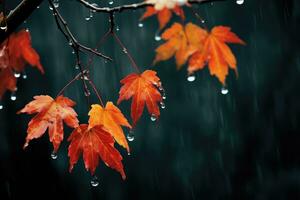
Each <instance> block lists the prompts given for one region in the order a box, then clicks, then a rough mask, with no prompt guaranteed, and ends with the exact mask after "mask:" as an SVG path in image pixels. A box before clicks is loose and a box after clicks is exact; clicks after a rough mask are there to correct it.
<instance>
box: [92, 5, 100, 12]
mask: <svg viewBox="0 0 300 200" xmlns="http://www.w3.org/2000/svg"><path fill="white" fill-rule="evenodd" d="M92 6H94V7H96V8H98V7H99V6H98V4H96V3H92ZM91 11H92V12H94V13H95V12H97V11H96V10H92V9H91Z"/></svg>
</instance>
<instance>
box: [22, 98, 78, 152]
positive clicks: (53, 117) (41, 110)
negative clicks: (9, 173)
mask: <svg viewBox="0 0 300 200" xmlns="http://www.w3.org/2000/svg"><path fill="white" fill-rule="evenodd" d="M34 99H35V100H33V101H31V102H30V103H28V104H27V105H26V106H25V107H24V108H23V109H22V110H20V111H19V112H18V113H27V114H33V113H37V115H36V116H35V117H34V118H33V119H32V120H31V121H30V122H29V124H28V129H27V137H26V142H25V144H24V148H26V147H27V146H28V144H29V141H30V140H32V139H34V138H39V137H41V136H42V135H43V134H44V133H45V132H46V130H47V128H48V132H49V139H50V142H52V144H53V147H54V151H55V152H56V151H57V150H58V148H59V145H60V143H61V141H62V140H63V136H64V133H63V122H65V123H66V124H67V125H68V126H69V127H72V128H75V127H77V126H78V119H77V114H76V112H75V111H74V110H73V108H72V107H73V106H74V105H75V102H73V101H72V100H71V99H69V98H67V97H63V96H59V97H57V98H56V99H53V98H52V97H50V96H44V95H41V96H35V97H34Z"/></svg>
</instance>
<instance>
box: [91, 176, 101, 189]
mask: <svg viewBox="0 0 300 200" xmlns="http://www.w3.org/2000/svg"><path fill="white" fill-rule="evenodd" d="M91 185H92V186H93V187H97V186H98V185H99V180H98V177H97V176H93V177H92V179H91Z"/></svg>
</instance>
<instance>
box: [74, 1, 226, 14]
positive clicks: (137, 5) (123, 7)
mask: <svg viewBox="0 0 300 200" xmlns="http://www.w3.org/2000/svg"><path fill="white" fill-rule="evenodd" d="M77 1H78V2H79V3H81V4H83V5H84V6H85V7H87V8H89V9H91V10H93V11H96V12H102V13H114V12H122V11H125V10H137V9H140V8H145V7H147V6H153V4H152V3H148V2H146V1H144V2H140V3H134V4H128V5H121V6H116V7H111V8H110V7H98V6H96V5H95V4H93V3H89V2H88V1H86V0H77ZM215 1H225V0H189V1H188V3H189V4H203V3H209V2H215Z"/></svg>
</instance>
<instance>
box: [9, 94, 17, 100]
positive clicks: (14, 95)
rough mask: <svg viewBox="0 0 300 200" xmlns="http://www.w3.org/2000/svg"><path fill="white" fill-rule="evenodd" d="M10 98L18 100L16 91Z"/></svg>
mask: <svg viewBox="0 0 300 200" xmlns="http://www.w3.org/2000/svg"><path fill="white" fill-rule="evenodd" d="M10 100H12V101H15V100H17V95H16V92H12V93H11V94H10Z"/></svg>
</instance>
